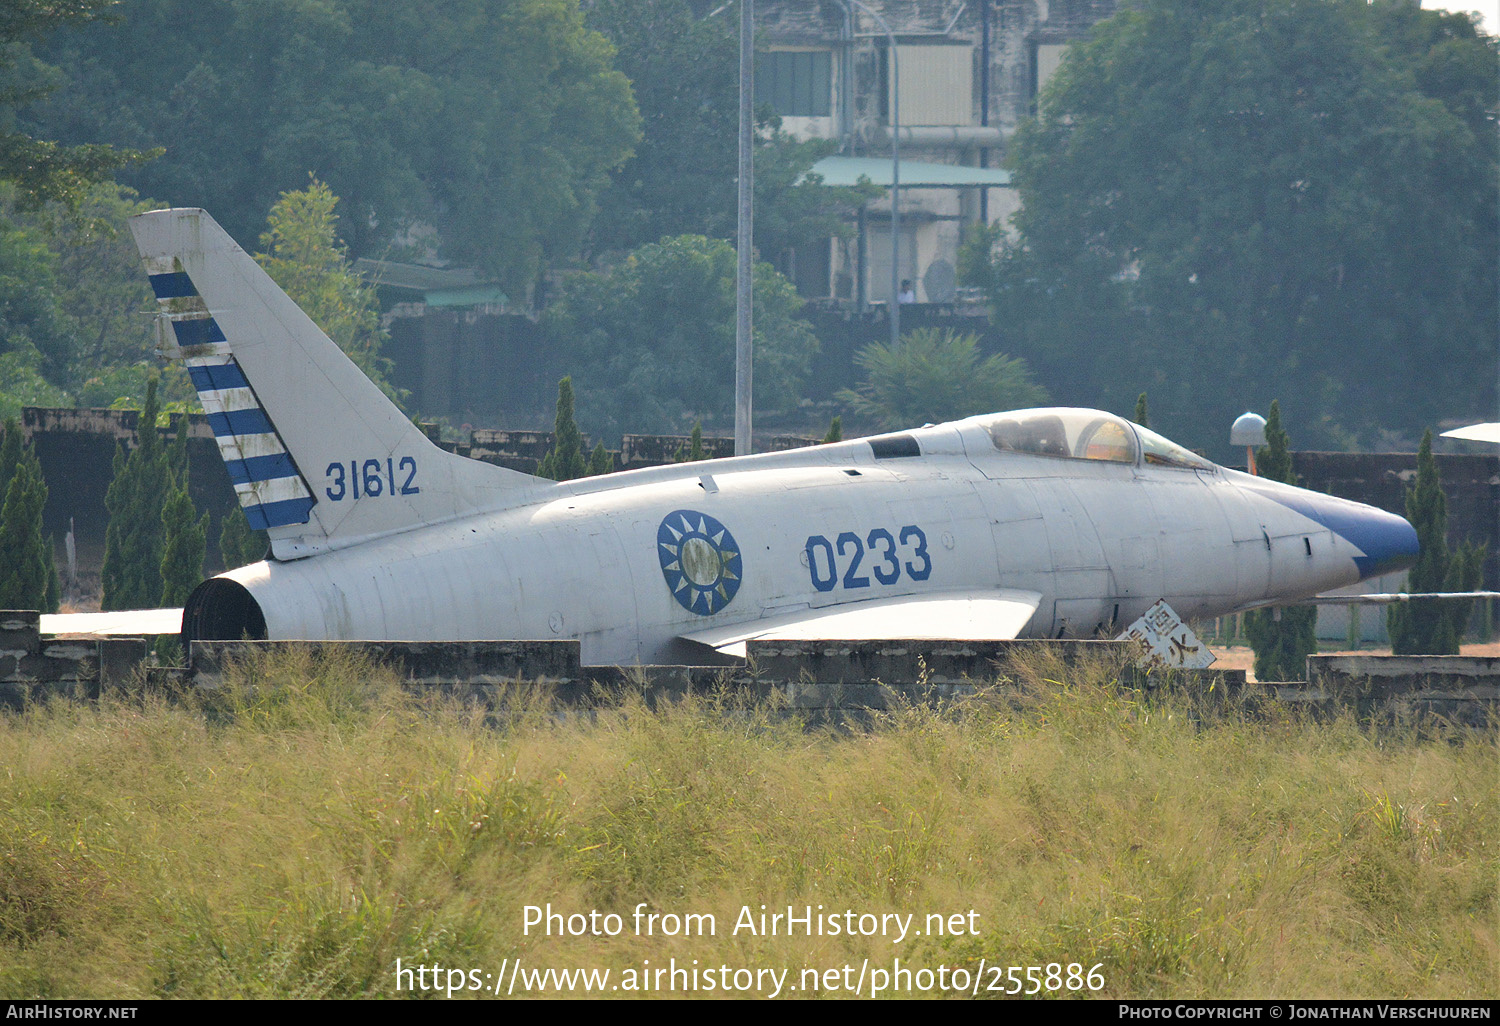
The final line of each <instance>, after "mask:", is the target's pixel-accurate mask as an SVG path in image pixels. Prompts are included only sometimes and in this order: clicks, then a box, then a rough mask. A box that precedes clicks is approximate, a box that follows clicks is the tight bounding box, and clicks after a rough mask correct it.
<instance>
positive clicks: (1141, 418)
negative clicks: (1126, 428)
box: [1131, 392, 1151, 428]
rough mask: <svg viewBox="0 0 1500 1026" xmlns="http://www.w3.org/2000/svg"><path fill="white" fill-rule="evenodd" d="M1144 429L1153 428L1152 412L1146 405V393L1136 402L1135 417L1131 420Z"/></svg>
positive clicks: (1138, 397)
mask: <svg viewBox="0 0 1500 1026" xmlns="http://www.w3.org/2000/svg"><path fill="white" fill-rule="evenodd" d="M1131 419H1132V420H1134V421H1135V422H1136V423H1137V424H1139V425H1140V426H1141V427H1143V428H1148V427H1150V426H1151V410H1150V408H1149V407H1148V406H1147V405H1146V393H1145V392H1142V393H1141V394H1140V395H1139V396H1137V397H1136V400H1135V416H1134V417H1133V418H1131Z"/></svg>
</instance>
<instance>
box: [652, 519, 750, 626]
mask: <svg viewBox="0 0 1500 1026" xmlns="http://www.w3.org/2000/svg"><path fill="white" fill-rule="evenodd" d="M656 555H657V558H659V559H660V560H661V575H662V576H663V577H665V578H666V579H667V587H668V588H670V589H671V590H672V597H673V598H675V599H676V600H677V601H678V603H679V604H680V605H681V606H682V608H683V609H686V610H687V611H688V612H690V613H697V614H698V615H699V616H712V615H713V614H715V613H717V612H718V611H719V610H721V609H723V608H724V607H725V606H727V605H729V603H730V601H731V600H732V599H733V598H734V593H735V592H737V591H739V590H740V572H741V571H740V547H739V545H738V544H737V543H736V542H735V540H734V535H732V534H730V533H729V529H728V528H727V527H725V526H724V525H723V524H721V523H719V522H718V521H717V520H715V519H714V518H713V517H711V516H709V515H708V514H706V513H695V512H694V511H693V510H690V509H679V510H675V511H673V512H671V513H668V514H667V516H666V518H665V519H664V520H662V522H661V526H660V527H658V528H657V529H656Z"/></svg>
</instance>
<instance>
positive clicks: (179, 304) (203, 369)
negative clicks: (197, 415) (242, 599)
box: [151, 271, 316, 531]
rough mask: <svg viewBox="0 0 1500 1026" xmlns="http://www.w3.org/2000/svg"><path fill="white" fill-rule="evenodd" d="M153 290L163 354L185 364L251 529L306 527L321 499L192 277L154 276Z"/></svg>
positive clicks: (159, 348)
mask: <svg viewBox="0 0 1500 1026" xmlns="http://www.w3.org/2000/svg"><path fill="white" fill-rule="evenodd" d="M151 288H152V290H153V291H154V292H155V293H156V299H157V302H158V303H159V304H160V306H161V310H162V313H161V317H160V322H159V329H158V335H157V351H158V352H159V353H160V355H162V356H163V357H167V358H174V359H180V360H182V361H183V363H184V364H185V365H186V366H187V371H188V374H189V375H190V376H191V377H192V379H193V387H194V388H196V389H197V390H198V401H199V402H201V403H202V404H203V409H204V412H206V413H207V414H208V423H209V426H210V427H211V428H213V432H214V438H215V440H217V441H218V443H219V455H221V456H222V457H223V458H224V466H225V467H226V468H227V469H228V470H229V480H230V482H231V483H232V484H233V485H234V490H235V494H236V495H238V496H239V499H240V505H241V506H242V507H243V508H244V510H245V517H246V519H248V520H249V521H250V526H251V527H253V528H255V529H257V530H262V531H264V530H267V529H269V528H272V527H286V526H288V525H292V524H305V523H307V522H308V520H309V519H310V517H311V515H312V508H313V504H314V502H315V501H316V500H315V499H314V498H313V496H312V493H311V491H310V490H309V489H308V487H307V482H306V481H305V480H304V479H303V477H302V473H301V472H300V471H299V470H298V469H297V464H296V462H295V461H294V460H293V459H292V456H291V453H289V452H287V449H286V446H285V445H284V444H283V443H282V440H281V436H280V435H278V434H277V433H276V427H275V425H274V424H272V423H271V418H270V417H269V416H267V414H266V411H265V407H263V406H262V405H261V403H260V400H258V399H257V398H256V396H255V390H254V389H253V388H251V387H250V382H249V380H247V379H246V377H245V374H244V372H243V371H242V370H241V369H240V365H239V364H238V363H237V362H236V361H235V358H234V356H233V354H232V353H231V352H230V345H229V341H228V340H227V339H226V338H225V337H224V332H223V331H221V330H220V328H219V325H218V323H217V322H216V321H215V320H214V318H213V315H212V314H210V313H209V311H208V308H207V306H206V305H205V304H204V302H203V299H202V297H201V296H199V294H198V291H197V289H196V288H194V286H193V282H192V279H191V278H189V277H188V275H187V274H186V273H185V272H183V271H173V272H169V273H166V274H153V275H151Z"/></svg>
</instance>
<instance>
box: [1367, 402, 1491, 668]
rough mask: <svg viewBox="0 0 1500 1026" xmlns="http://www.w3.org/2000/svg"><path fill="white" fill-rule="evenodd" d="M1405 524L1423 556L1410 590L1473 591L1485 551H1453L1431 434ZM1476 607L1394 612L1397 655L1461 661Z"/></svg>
mask: <svg viewBox="0 0 1500 1026" xmlns="http://www.w3.org/2000/svg"><path fill="white" fill-rule="evenodd" d="M1406 519H1407V520H1409V521H1411V526H1412V527H1414V528H1416V531H1417V541H1418V542H1419V543H1420V544H1421V551H1420V553H1419V554H1418V556H1417V562H1416V565H1415V566H1413V567H1412V568H1411V570H1410V571H1409V572H1408V573H1407V576H1406V590H1407V591H1411V592H1423V591H1472V590H1473V589H1475V588H1476V587H1478V585H1479V581H1480V579H1481V578H1482V576H1483V574H1484V555H1485V546H1483V545H1479V546H1474V545H1470V544H1468V543H1467V542H1465V543H1464V544H1463V545H1460V546H1459V548H1458V550H1457V551H1456V552H1450V551H1449V549H1448V499H1447V496H1445V495H1444V494H1443V482H1442V478H1441V477H1440V476H1439V474H1438V469H1437V460H1436V459H1434V458H1433V455H1432V431H1431V430H1430V429H1429V430H1428V431H1427V432H1426V433H1425V434H1423V436H1422V446H1421V448H1420V449H1419V450H1418V452H1417V479H1416V480H1415V481H1414V482H1412V484H1411V486H1410V487H1409V488H1407V490H1406ZM1472 605H1473V603H1472V602H1468V601H1464V602H1455V601H1453V600H1451V599H1413V600H1412V601H1410V602H1403V603H1398V604H1396V605H1393V606H1391V608H1390V610H1389V612H1387V613H1386V627H1387V629H1388V631H1389V632H1390V635H1391V651H1392V652H1393V653H1394V654H1396V655H1456V654H1457V653H1458V645H1459V642H1460V641H1461V640H1462V638H1463V631H1464V627H1465V625H1466V624H1467V623H1468V620H1469V610H1470V607H1471V606H1472Z"/></svg>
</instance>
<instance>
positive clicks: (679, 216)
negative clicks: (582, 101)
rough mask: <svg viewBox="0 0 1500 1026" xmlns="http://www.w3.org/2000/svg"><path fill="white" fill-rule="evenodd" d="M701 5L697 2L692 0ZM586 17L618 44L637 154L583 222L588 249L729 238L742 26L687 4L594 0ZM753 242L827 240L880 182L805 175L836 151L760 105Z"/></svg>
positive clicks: (789, 245)
mask: <svg viewBox="0 0 1500 1026" xmlns="http://www.w3.org/2000/svg"><path fill="white" fill-rule="evenodd" d="M697 10H698V11H699V12H700V13H701V11H702V8H701V6H698V7H697ZM587 17H588V24H589V26H590V27H591V28H594V29H597V30H598V31H599V32H602V33H603V34H604V35H605V36H607V37H608V38H609V40H610V41H611V42H612V43H614V45H615V50H616V54H615V66H616V67H617V68H619V69H620V70H621V71H622V72H624V73H625V75H626V76H627V77H629V79H630V82H631V86H632V88H633V89H634V91H635V99H636V103H637V104H638V105H639V107H640V112H641V119H642V135H641V140H640V143H639V144H638V145H637V146H636V148H635V155H634V156H633V157H631V159H630V160H628V161H627V162H626V163H625V164H624V165H622V166H621V167H620V168H619V169H618V170H616V171H613V172H611V174H610V176H609V185H608V188H606V189H605V190H604V192H603V194H602V195H601V197H600V204H599V207H600V209H599V216H598V218H597V219H596V220H595V223H594V226H593V228H592V230H591V233H590V234H591V236H592V239H593V249H594V252H595V253H596V254H602V253H609V252H623V251H626V250H630V249H634V248H636V247H638V246H641V245H644V244H646V243H650V242H656V241H658V240H660V239H663V238H665V237H668V236H674V235H706V236H710V237H717V238H730V237H732V236H733V235H734V234H735V231H736V224H735V176H736V174H737V167H736V165H737V161H738V124H739V28H738V21H737V19H736V18H734V17H724V16H722V15H721V16H719V17H707V18H705V17H699V16H698V14H696V13H695V5H694V4H692V3H690V2H689V0H594V3H592V4H591V5H590V6H589V9H588V15H587ZM756 119H757V130H756V139H755V244H756V247H757V249H759V250H760V252H761V253H763V254H765V255H766V256H767V257H768V258H775V259H778V260H779V259H780V257H781V255H782V254H783V253H784V252H785V251H786V250H789V249H795V248H796V247H798V246H804V245H809V244H823V245H826V244H827V240H828V239H829V238H830V237H835V236H836V237H846V236H848V235H849V234H851V231H852V228H851V225H850V223H849V220H848V219H847V218H846V217H845V216H844V213H845V212H846V211H848V210H850V209H852V208H853V207H854V206H856V205H857V204H858V203H860V202H861V201H862V200H865V199H870V198H873V197H874V196H877V195H879V194H880V192H881V190H879V189H876V188H873V187H865V188H856V189H847V188H830V187H828V186H825V185H823V184H822V181H821V179H820V178H819V177H818V176H816V175H809V174H808V171H809V169H811V167H812V166H813V164H814V163H816V162H817V161H818V160H819V159H820V158H822V157H824V156H826V155H828V154H830V153H833V152H836V151H837V149H838V145H837V144H836V143H831V142H828V141H826V140H809V141H800V142H799V141H797V140H795V139H793V138H792V137H791V136H789V135H787V134H786V133H784V132H782V131H781V130H780V120H779V119H778V118H776V117H775V116H774V115H773V114H771V113H770V111H769V110H768V109H766V110H761V111H758V112H757V115H756Z"/></svg>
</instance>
